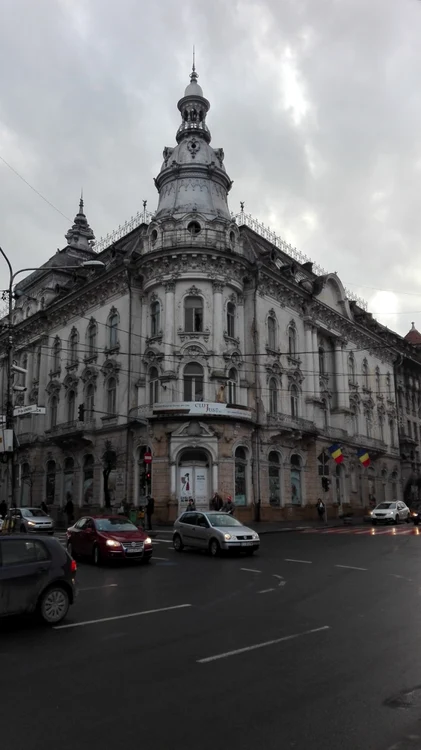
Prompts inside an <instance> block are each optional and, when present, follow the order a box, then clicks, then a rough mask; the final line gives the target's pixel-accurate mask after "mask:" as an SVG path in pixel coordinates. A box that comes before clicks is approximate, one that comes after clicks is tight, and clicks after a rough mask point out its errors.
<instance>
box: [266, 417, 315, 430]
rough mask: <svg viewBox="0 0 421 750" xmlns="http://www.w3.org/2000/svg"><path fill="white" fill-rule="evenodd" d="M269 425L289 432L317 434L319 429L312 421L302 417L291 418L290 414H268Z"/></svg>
mask: <svg viewBox="0 0 421 750" xmlns="http://www.w3.org/2000/svg"><path fill="white" fill-rule="evenodd" d="M267 422H268V425H270V426H271V427H279V428H282V427H283V428H284V429H287V430H300V431H301V432H310V433H312V434H315V433H317V432H318V429H317V427H316V425H315V424H314V422H312V421H311V420H310V419H301V417H291V416H290V415H289V414H268V415H267Z"/></svg>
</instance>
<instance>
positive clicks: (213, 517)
mask: <svg viewBox="0 0 421 750" xmlns="http://www.w3.org/2000/svg"><path fill="white" fill-rule="evenodd" d="M207 518H208V521H209V523H210V525H211V526H241V525H242V524H241V523H240V522H239V521H237V519H236V518H233V517H232V516H229V515H228V514H227V513H212V514H209V515H208V517H207Z"/></svg>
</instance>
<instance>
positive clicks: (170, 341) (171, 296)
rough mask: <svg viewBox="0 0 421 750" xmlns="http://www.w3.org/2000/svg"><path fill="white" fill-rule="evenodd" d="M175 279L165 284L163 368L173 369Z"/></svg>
mask: <svg viewBox="0 0 421 750" xmlns="http://www.w3.org/2000/svg"><path fill="white" fill-rule="evenodd" d="M174 302H175V281H168V282H167V283H166V284H165V323H164V335H163V338H164V352H165V367H164V369H165V370H173V369H174V366H173V364H171V363H173V362H174V344H175V307H174Z"/></svg>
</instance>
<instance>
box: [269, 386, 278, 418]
mask: <svg viewBox="0 0 421 750" xmlns="http://www.w3.org/2000/svg"><path fill="white" fill-rule="evenodd" d="M277 413H278V384H277V382H276V378H271V379H270V380H269V414H277Z"/></svg>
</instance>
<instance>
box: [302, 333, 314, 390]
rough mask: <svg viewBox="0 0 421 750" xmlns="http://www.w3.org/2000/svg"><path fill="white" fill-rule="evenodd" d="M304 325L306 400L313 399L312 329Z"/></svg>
mask: <svg viewBox="0 0 421 750" xmlns="http://www.w3.org/2000/svg"><path fill="white" fill-rule="evenodd" d="M304 325H305V356H304V362H305V365H304V366H305V370H306V372H305V381H304V382H305V383H306V387H305V390H306V391H307V393H306V396H307V398H314V390H315V389H314V355H313V329H312V327H311V325H310V324H308V323H307V324H304Z"/></svg>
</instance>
